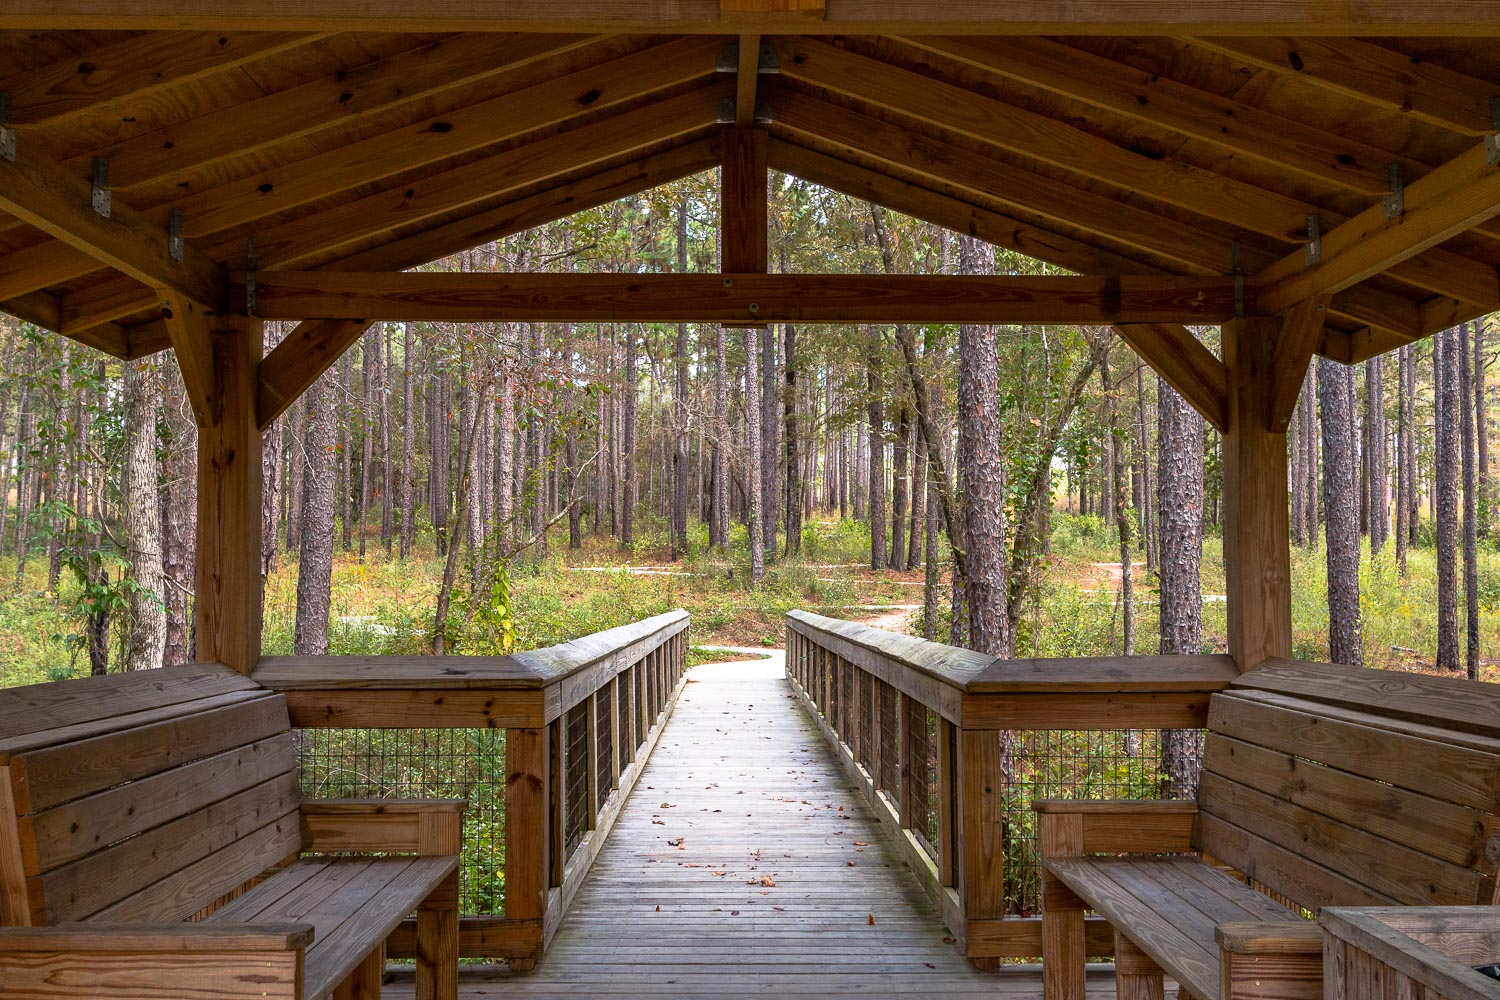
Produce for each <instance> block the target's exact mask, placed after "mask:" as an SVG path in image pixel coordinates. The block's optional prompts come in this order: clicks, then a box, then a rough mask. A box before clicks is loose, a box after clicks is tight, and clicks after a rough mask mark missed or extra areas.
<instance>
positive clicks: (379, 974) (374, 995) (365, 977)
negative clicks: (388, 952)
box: [333, 944, 385, 1000]
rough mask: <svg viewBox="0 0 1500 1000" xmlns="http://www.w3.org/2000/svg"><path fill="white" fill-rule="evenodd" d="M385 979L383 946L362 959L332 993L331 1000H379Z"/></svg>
mask: <svg viewBox="0 0 1500 1000" xmlns="http://www.w3.org/2000/svg"><path fill="white" fill-rule="evenodd" d="M384 979H385V945H383V944H382V945H381V946H380V947H379V948H376V949H375V950H374V951H372V952H370V954H368V955H366V956H365V957H364V960H363V961H361V962H360V963H359V965H357V966H355V967H354V971H353V972H351V973H349V975H348V976H347V977H346V978H345V979H344V981H343V982H342V983H340V984H339V986H338V988H337V989H336V990H334V991H333V1000H380V986H381V982H382V981H383V980H384Z"/></svg>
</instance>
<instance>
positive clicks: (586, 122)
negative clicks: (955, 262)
mask: <svg viewBox="0 0 1500 1000" xmlns="http://www.w3.org/2000/svg"><path fill="white" fill-rule="evenodd" d="M428 6H432V7H434V8H436V11H435V12H432V13H430V14H427V15H425V16H424V14H423V13H422V11H423V8H426V7H428ZM765 6H766V4H764V3H753V2H751V0H724V3H723V5H722V9H721V5H720V4H718V3H711V4H704V3H702V2H701V0H685V2H682V3H678V4H670V5H668V4H662V5H655V6H649V7H648V6H645V5H629V4H625V5H621V4H617V3H608V2H590V3H586V4H583V5H581V6H579V7H577V8H574V7H572V6H571V5H569V4H554V5H540V4H535V5H533V4H512V5H502V6H501V7H500V8H499V10H500V13H494V12H489V13H488V14H487V15H472V16H471V15H470V14H469V13H467V12H466V11H465V10H464V9H457V10H455V9H452V8H455V7H458V8H462V7H463V5H461V4H458V5H456V4H454V3H447V4H444V3H433V4H430V5H429V4H414V3H413V4H408V3H405V2H404V0H403V2H400V3H390V4H374V5H367V7H369V8H370V9H365V10H363V11H362V13H361V14H360V15H359V16H357V17H349V16H345V15H340V14H337V13H336V7H337V5H336V4H331V3H328V2H326V0H305V2H298V3H285V4H280V3H273V4H270V5H266V4H260V5H257V6H256V13H255V14H254V15H247V14H245V13H244V9H243V8H242V7H240V6H239V5H233V6H231V5H228V4H222V3H219V2H217V0H210V2H207V3H183V4H172V3H164V4H154V5H151V7H152V10H151V11H147V12H145V13H142V12H141V11H140V10H139V9H138V8H139V5H138V4H135V3H129V4H127V3H123V2H118V3H117V2H114V0H99V2H92V0H54V2H51V3H42V2H35V3H26V2H19V3H12V4H7V5H6V9H5V10H4V11H0V29H3V30H0V95H4V96H3V97H0V125H3V126H4V127H5V128H6V129H7V130H8V132H7V135H8V136H9V138H10V139H11V140H12V141H13V143H14V159H7V158H6V157H5V156H4V155H3V152H0V213H3V214H0V308H3V309H5V310H6V311H9V312H11V313H13V314H15V315H17V316H20V317H22V318H24V319H27V320H30V321H32V322H35V323H38V324H39V325H41V326H44V327H47V328H50V329H53V330H56V331H59V332H61V333H63V334H65V335H67V336H69V337H72V338H74V339H77V340H80V341H83V342H86V343H89V344H92V345H93V346H95V347H98V348H100V349H102V350H105V351H107V352H109V353H112V354H115V355H118V356H121V357H136V356H141V355H144V354H147V353H150V352H153V351H156V350H161V349H165V348H167V347H168V346H169V338H168V334H167V330H166V327H165V323H164V322H163V319H162V296H161V294H160V293H159V291H158V290H157V289H158V287H160V286H162V285H166V286H170V287H174V288H178V289H180V290H182V291H183V292H184V293H185V294H186V295H187V296H188V297H190V298H192V299H195V300H197V301H201V302H205V303H208V304H209V305H210V307H216V306H218V305H221V304H223V303H224V302H226V301H227V300H228V298H229V297H230V295H231V292H232V290H233V289H235V288H236V287H237V286H242V285H243V283H244V277H243V274H244V272H246V271H248V270H250V269H252V268H253V269H254V272H255V274H256V275H257V276H258V278H259V280H260V281H261V282H262V283H264V284H268V285H269V284H271V283H273V282H274V275H273V272H279V271H299V272H307V271H354V272H382V271H399V270H402V269H406V268H410V267H413V266H415V265H419V264H422V263H424V262H427V261H431V260H435V259H439V258H442V257H445V256H448V255H450V254H452V253H454V252H456V251H459V250H463V249H466V248H468V247H471V246H474V245H476V244H479V243H483V242H487V241H490V240H494V239H497V238H500V237H504V236H506V235H509V234H512V233H515V232H519V231H522V230H524V229H527V228H530V227H533V226H536V225H539V224H542V223H546V222H549V221H552V220H555V219H559V218H562V217H565V216H567V215H570V214H572V213H574V212H576V211H579V210H580V209H583V208H587V207H591V206H594V205H599V204H603V203H607V202H609V201H612V200H615V199H618V198H621V197H624V196H628V195H631V194H634V193H637V192H639V191H642V190H645V189H648V188H651V187H654V186H657V185H660V184H662V183H665V182H668V181H671V180H674V179H677V178H680V177H683V176H687V175H690V174H692V173H696V172H698V171H702V170H705V169H709V168H711V167H714V166H716V165H717V164H719V163H720V162H721V156H722V153H723V149H722V147H723V145H724V143H725V141H726V140H725V138H724V129H725V127H726V125H727V124H735V123H738V124H739V125H741V126H746V125H751V124H752V123H753V120H756V119H758V120H759V121H760V122H761V123H762V124H763V125H764V128H765V129H766V130H767V133H768V137H767V143H766V156H767V160H768V163H769V166H770V167H771V168H772V169H775V170H780V171H785V172H787V173H790V174H794V175H797V176H799V177H802V178H805V179H807V180H809V181H813V182H816V183H819V184H823V185H826V186H828V187H831V188H834V189H837V190H840V191H844V192H847V193H849V194H851V195H856V196H858V197H861V198H867V199H869V200H871V201H873V202H877V203H880V204H882V205H885V206H886V207H888V208H891V209H893V210H897V211H900V212H904V213H908V214H911V215H913V216H916V217H919V218H922V219H926V220H929V221H931V222H934V223H937V224H940V225H943V226H946V227H949V228H952V229H955V230H959V231H965V232H971V233H974V234H975V235H977V236H980V237H981V238H983V239H985V240H988V241H990V242H992V243H994V244H997V245H999V246H1003V247H1008V248H1011V249H1015V250H1018V251H1021V252H1023V253H1025V254H1027V255H1029V256H1032V257H1035V258H1037V259H1040V260H1043V261H1047V262H1049V263H1051V264H1055V265H1058V266H1060V267H1062V268H1066V269H1068V270H1071V271H1074V272H1076V273H1078V274H1081V275H1090V276H1098V277H1101V278H1114V277H1116V276H1153V275H1162V276H1174V275H1178V276H1186V277H1197V278H1204V279H1218V280H1220V281H1221V282H1222V281H1223V280H1225V279H1233V278H1234V277H1235V276H1236V275H1240V276H1242V279H1243V280H1242V283H1241V287H1242V289H1243V292H1242V301H1243V303H1244V307H1245V308H1246V309H1248V310H1249V311H1255V312H1263V313H1269V312H1277V311H1281V310H1283V309H1286V308H1288V307H1291V306H1293V305H1295V304H1296V303H1299V302H1302V301H1305V300H1309V299H1310V298H1312V297H1314V296H1316V295H1318V294H1319V293H1324V292H1331V293H1332V294H1333V298H1332V301H1331V304H1330V305H1329V316H1328V320H1327V323H1326V324H1325V325H1324V327H1323V329H1322V333H1321V337H1322V340H1321V343H1320V347H1319V351H1320V353H1323V354H1325V355H1327V356H1330V357H1334V358H1337V359H1339V360H1344V361H1353V360H1358V359H1361V358H1364V357H1368V356H1370V355H1373V354H1376V353H1379V352H1381V351H1384V350H1388V349H1390V348H1392V347H1395V346H1399V345H1400V344H1403V343H1407V342H1410V341H1412V340H1415V339H1419V338H1421V337H1423V336H1426V335H1428V334H1430V333H1433V332H1435V331H1437V330H1440V329H1443V328H1446V327H1448V326H1450V325H1452V324H1453V323H1454V322H1456V321H1460V320H1465V319H1469V318H1472V317H1476V316H1479V315H1483V314H1486V313H1489V312H1492V311H1495V310H1497V309H1500V277H1497V275H1500V272H1497V267H1500V220H1497V219H1495V218H1494V216H1495V215H1496V214H1500V172H1497V168H1496V166H1495V161H1496V159H1497V158H1500V153H1497V152H1496V146H1495V139H1494V136H1495V132H1496V130H1497V129H1500V52H1497V48H1496V46H1495V44H1494V39H1493V37H1485V36H1493V35H1495V34H1497V33H1500V9H1497V6H1496V5H1495V4H1491V3H1487V2H1486V3H1431V4H1424V5H1421V6H1422V8H1423V9H1422V10H1420V11H1416V12H1415V13H1413V12H1411V11H1408V12H1407V13H1406V14H1402V13H1401V12H1402V10H1403V9H1404V8H1406V7H1410V6H1412V5H1409V4H1385V3H1363V4H1362V3H1343V4H1337V5H1324V4H1318V3H1261V4H1249V3H1236V4H1224V3H1219V2H1217V0H1214V2H1202V3H1199V4H1196V5H1179V4H1157V3H1148V2H1146V0H1121V2H1116V3H1099V4H1088V5H1079V4H1063V3H1048V2H1043V0H1032V2H1029V3H1026V4H1019V5H1009V6H1012V7H1019V8H1024V10H1022V11H1021V13H1019V14H1012V15H1011V18H1012V19H1011V20H1009V21H1004V20H997V19H995V17H994V16H993V15H991V14H987V13H985V12H982V11H977V10H976V9H977V8H981V7H985V6H986V5H983V4H973V5H970V4H958V3H947V4H939V3H936V2H933V3H927V4H923V3H908V4H877V3H874V2H849V3H837V2H836V0H830V2H829V3H828V6H827V9H826V10H825V9H823V5H822V4H821V3H816V2H814V0H782V2H780V3H779V4H777V3H773V4H771V5H770V6H771V7H772V8H778V9H780V10H781V11H782V13H777V14H774V15H761V16H753V15H751V14H748V13H744V10H745V8H747V7H765ZM1184 6H1191V7H1192V12H1191V13H1192V15H1193V17H1192V20H1191V23H1184V22H1183V21H1182V20H1181V18H1183V17H1187V15H1174V14H1172V13H1171V10H1172V9H1177V8H1179V7H1184ZM476 7H477V5H476ZM553 7H555V8H556V10H553V9H551V8H553ZM699 7H703V8H704V10H703V11H699V10H698V8H699ZM1079 7H1087V8H1089V10H1087V11H1084V12H1079V11H1078V10H1077V8H1079ZM1249 7H1253V8H1257V10H1256V11H1253V12H1251V13H1245V12H1243V11H1239V10H1238V8H1249ZM1325 7H1331V8H1336V10H1335V11H1334V13H1333V14H1331V15H1326V16H1325V15H1323V14H1322V13H1321V12H1322V11H1323V9H1324V8H1325ZM324 8H328V9H327V10H326V11H325V10H324ZM643 8H644V10H645V13H642V12H641V11H642V9H643ZM372 10H373V11H374V12H373V13H372ZM621 11H624V12H626V13H621ZM892 11H894V13H892ZM924 14H925V15H932V16H924ZM939 14H941V15H942V16H938V15H939ZM1127 14H1129V15H1131V16H1130V17H1129V18H1127V17H1126V15H1127ZM569 15H576V16H569ZM1147 15H1151V16H1147ZM1413 16H1415V17H1418V18H1420V19H1421V20H1420V21H1418V22H1413V21H1411V20H1410V18H1411V17H1413ZM1153 18H1155V19H1153ZM1247 19H1248V20H1247ZM1351 19H1352V20H1351ZM100 24H109V25H111V26H112V27H115V26H118V28H119V29H120V30H100V29H99V27H98V25H100ZM1357 25H1359V26H1357ZM1132 26H1133V28H1134V31H1132V30H1131V29H1132ZM272 27H274V28H275V30H254V29H267V28H272ZM465 29H468V30H465ZM510 29H514V30H510ZM1361 31H1368V33H1369V34H1368V35H1367V36H1364V37H1356V34H1357V33H1359V32H1361ZM1273 32H1274V34H1273ZM7 100H8V107H7V106H6V104H5V102H6V101H7ZM752 109H753V110H752ZM101 172H102V173H101ZM96 175H98V176H99V177H100V179H102V187H103V188H104V189H107V191H108V195H109V198H110V202H111V204H110V214H109V219H108V220H107V221H105V220H102V219H101V218H100V217H99V216H98V215H97V214H96V213H95V212H94V211H93V210H92V209H91V208H90V197H91V194H92V189H93V188H94V187H95V186H96V185H95V183H94V182H95V177H96ZM80 233H82V234H83V235H81V236H80V235H79V234H80ZM177 234H180V237H181V249H180V254H179V251H177V250H174V246H173V244H174V240H173V237H174V236H175V235H177ZM1314 237H1316V239H1315V238H1314ZM252 248H253V249H252ZM174 254H177V255H180V256H181V260H180V261H179V260H177V259H175V256H174ZM1116 294H1118V291H1116Z"/></svg>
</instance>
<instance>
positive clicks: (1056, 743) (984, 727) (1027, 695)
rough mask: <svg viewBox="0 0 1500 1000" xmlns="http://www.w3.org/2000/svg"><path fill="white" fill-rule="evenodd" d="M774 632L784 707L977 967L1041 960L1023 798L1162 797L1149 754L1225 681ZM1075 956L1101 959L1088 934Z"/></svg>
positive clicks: (806, 623)
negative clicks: (783, 669) (811, 724)
mask: <svg viewBox="0 0 1500 1000" xmlns="http://www.w3.org/2000/svg"><path fill="white" fill-rule="evenodd" d="M786 624H787V676H788V679H789V682H790V684H791V686H792V689H793V691H794V693H795V694H796V695H797V697H798V698H800V699H801V700H802V702H803V704H804V706H805V707H806V708H807V710H808V711H809V712H810V713H811V714H812V716H813V718H815V719H816V720H817V721H818V724H819V726H820V727H821V728H822V729H823V733H824V736H825V737H826V738H827V739H828V740H829V742H830V743H831V744H832V745H833V746H834V748H835V749H836V751H837V753H838V754H839V756H840V758H841V759H842V761H843V762H844V764H845V767H846V768H847V770H848V771H849V772H850V774H851V775H852V776H853V777H854V778H855V780H856V783H857V784H858V786H859V787H860V788H861V789H862V790H863V791H864V794H865V797H866V799H867V800H868V801H869V803H870V805H871V807H872V808H873V809H874V810H875V812H876V815H877V816H878V817H879V818H880V819H881V821H882V823H884V824H889V828H890V829H891V831H892V833H893V835H894V837H895V839H896V841H897V843H898V846H899V847H900V848H901V849H902V851H903V853H904V854H905V857H906V860H907V862H908V863H909V864H910V866H911V868H912V870H913V871H914V872H916V873H917V875H918V877H919V878H921V879H922V881H923V883H924V885H925V887H926V889H927V891H928V893H929V895H931V896H932V898H933V899H934V900H935V901H936V902H937V903H938V905H939V907H940V908H941V910H942V913H943V919H944V921H945V922H946V923H947V925H948V927H949V929H950V930H951V931H952V932H953V934H954V936H955V937H957V938H958V939H959V940H960V941H962V942H963V943H964V947H965V949H966V951H967V954H968V955H969V957H970V958H973V959H975V960H976V961H978V962H981V963H994V962H998V961H999V960H1001V959H1016V958H1036V957H1039V956H1040V955H1041V919H1040V916H1039V915H1038V914H1039V910H1040V908H1039V907H1036V906H1035V905H1034V904H1035V902H1036V900H1035V890H1034V882H1033V879H1034V872H1035V854H1034V847H1033V845H1032V843H1031V841H1030V839H1029V838H1030V831H1031V830H1032V829H1033V827H1032V826H1031V823H1032V820H1031V816H1030V808H1029V806H1030V798H1031V797H1032V795H1033V793H1034V792H1038V791H1040V792H1041V793H1042V794H1039V795H1037V797H1055V798H1093V797H1104V798H1129V797H1134V798H1141V797H1148V795H1149V792H1150V791H1151V790H1152V788H1151V787H1149V786H1150V785H1151V784H1152V783H1153V782H1154V784H1155V789H1156V790H1158V791H1161V790H1163V789H1161V787H1160V786H1161V782H1160V781H1157V780H1156V779H1155V778H1154V777H1153V772H1155V770H1156V769H1155V768H1154V767H1153V766H1152V765H1151V764H1150V762H1149V760H1147V759H1146V758H1147V757H1148V755H1149V752H1150V751H1152V750H1154V749H1155V744H1156V743H1159V741H1160V740H1161V739H1162V738H1163V737H1162V734H1163V733H1165V732H1170V731H1180V730H1188V731H1195V730H1200V729H1201V728H1202V727H1203V725H1204V724H1205V722H1206V720H1207V716H1208V699H1209V696H1210V695H1212V694H1213V693H1214V692H1215V691H1219V690H1222V689H1223V688H1225V687H1227V686H1228V684H1229V681H1230V680H1231V679H1232V678H1233V677H1234V676H1235V675H1236V670H1235V667H1234V663H1233V661H1232V660H1230V658H1229V657H1227V656H1137V657H1102V658H1079V659H1052V660H1001V659H996V658H994V657H989V656H983V655H981V654H979V653H975V652H972V651H970V650H966V649H958V648H955V647H952V646H945V645H942V644H940V643H935V642H926V641H924V640H922V639H916V638H912V637H910V636H904V635H897V634H895V633H892V632H885V631H882V630H880V629H874V628H870V627H868V626H864V625H858V624H855V623H853V622H846V621H840V620H838V619H834V618H824V617H822V616H820V615H813V614H808V613H807V612H804V611H793V612H791V613H790V614H788V615H787V622H786ZM1109 734H1113V739H1112V742H1114V743H1116V744H1118V745H1119V746H1121V747H1123V748H1124V750H1114V749H1109V748H1103V747H1102V742H1101V737H1104V736H1106V735H1109ZM1131 747H1134V748H1135V749H1134V752H1133V754H1132V753H1130V752H1129V751H1130V748H1131ZM1132 768H1133V770H1132ZM1124 772H1130V773H1132V774H1135V775H1136V776H1137V778H1136V779H1134V784H1135V785H1141V786H1143V787H1123V788H1122V787H1121V786H1122V785H1131V781H1127V780H1123V779H1122V774H1123V773H1124ZM1101 776H1102V777H1101ZM1126 777H1128V775H1126ZM1088 944H1089V954H1090V955H1093V956H1100V957H1103V956H1108V955H1111V954H1113V949H1114V942H1113V939H1112V938H1111V936H1110V934H1109V932H1108V928H1107V927H1106V926H1104V925H1103V924H1101V923H1097V922H1094V923H1091V926H1090V931H1089V942H1088Z"/></svg>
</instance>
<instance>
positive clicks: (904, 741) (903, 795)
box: [896, 692, 925, 830]
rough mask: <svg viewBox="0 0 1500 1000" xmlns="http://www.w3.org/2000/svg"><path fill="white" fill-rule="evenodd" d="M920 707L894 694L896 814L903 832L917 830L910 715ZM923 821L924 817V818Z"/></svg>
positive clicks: (907, 698)
mask: <svg viewBox="0 0 1500 1000" xmlns="http://www.w3.org/2000/svg"><path fill="white" fill-rule="evenodd" d="M920 708H921V706H920V705H918V704H917V702H915V701H914V700H912V699H911V698H909V697H907V696H906V695H905V694H903V693H901V692H897V694H896V727H897V729H896V756H897V758H898V770H899V772H900V781H901V788H900V789H899V791H898V792H897V794H896V812H897V814H898V815H899V816H900V817H901V828H902V829H903V830H915V829H917V815H916V811H917V798H916V789H914V788H913V787H912V782H914V781H916V780H917V768H916V761H915V760H914V759H913V758H914V757H915V756H916V748H915V747H914V746H913V745H912V722H911V714H912V712H913V711H915V710H918V709H920ZM924 819H925V817H924Z"/></svg>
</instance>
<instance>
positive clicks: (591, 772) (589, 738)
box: [584, 691, 609, 830]
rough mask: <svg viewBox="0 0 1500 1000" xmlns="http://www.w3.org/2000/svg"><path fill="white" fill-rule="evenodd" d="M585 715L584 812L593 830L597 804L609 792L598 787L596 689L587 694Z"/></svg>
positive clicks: (596, 820) (596, 817)
mask: <svg viewBox="0 0 1500 1000" xmlns="http://www.w3.org/2000/svg"><path fill="white" fill-rule="evenodd" d="M586 717H587V720H588V721H587V723H586V724H585V731H586V734H587V735H586V739H585V743H586V745H587V746H588V766H587V767H586V768H584V771H585V773H586V774H587V775H588V778H587V783H586V785H585V787H586V788H587V795H588V800H587V801H588V808H587V809H585V810H584V812H586V813H588V817H587V820H586V823H587V826H588V829H590V830H595V829H598V826H599V804H600V803H601V802H603V801H604V799H605V797H606V796H608V794H609V793H608V791H605V792H604V793H603V794H601V793H600V789H599V692H598V691H595V692H594V693H593V694H591V695H589V700H588V711H587V713H586Z"/></svg>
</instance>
